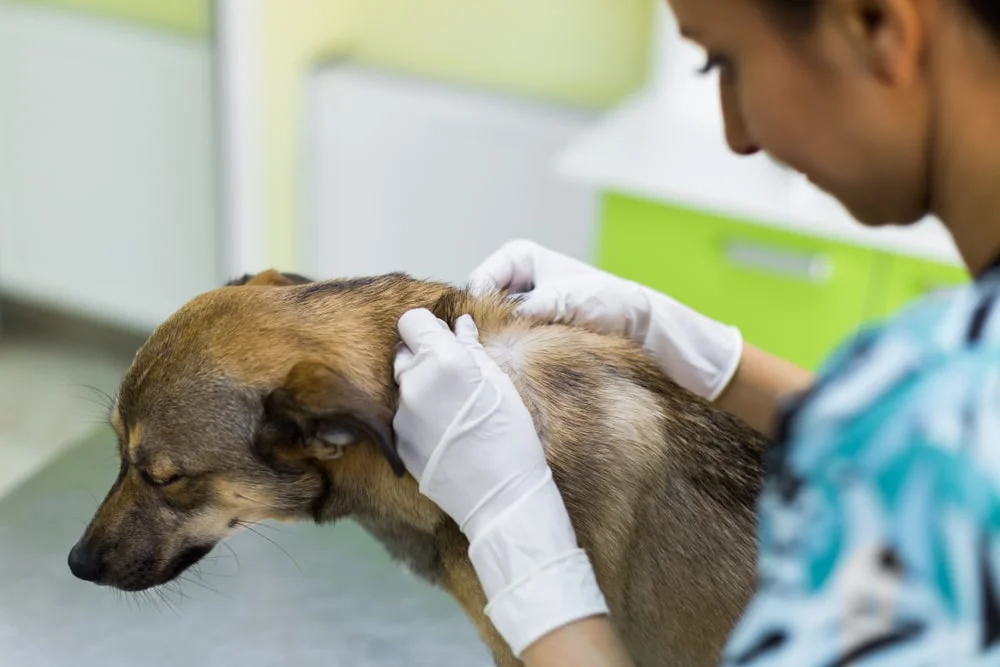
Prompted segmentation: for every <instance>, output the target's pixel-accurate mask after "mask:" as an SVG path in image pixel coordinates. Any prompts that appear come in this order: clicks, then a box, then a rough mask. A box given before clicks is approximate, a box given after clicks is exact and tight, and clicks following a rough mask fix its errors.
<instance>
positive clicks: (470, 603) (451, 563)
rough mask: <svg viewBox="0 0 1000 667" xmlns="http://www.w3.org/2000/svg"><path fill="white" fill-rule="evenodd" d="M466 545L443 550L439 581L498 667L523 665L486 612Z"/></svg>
mask: <svg viewBox="0 0 1000 667" xmlns="http://www.w3.org/2000/svg"><path fill="white" fill-rule="evenodd" d="M466 549H467V547H464V546H461V547H459V546H458V545H456V548H451V549H442V552H441V561H442V564H443V565H444V570H445V576H444V580H443V582H442V585H443V586H444V588H445V590H447V591H448V592H449V593H450V594H451V596H452V597H453V598H455V599H456V600H457V601H458V604H459V605H461V607H462V609H463V610H464V611H465V614H466V616H468V617H469V619H470V620H471V621H472V624H473V625H474V626H475V627H476V630H478V631H479V637H480V638H481V639H482V640H483V642H484V643H485V644H486V645H487V646H488V647H489V648H490V651H492V652H493V660H494V662H496V665H497V667H523V666H524V663H522V662H521V661H520V660H518V659H517V657H516V656H515V655H514V653H513V652H512V651H511V650H510V646H509V645H508V644H507V642H506V641H504V638H503V637H501V636H500V633H499V632H497V630H496V628H495V627H493V623H492V622H491V621H490V619H489V617H488V616H487V615H486V612H485V611H484V610H485V607H486V595H485V594H484V593H483V589H482V586H481V585H480V583H479V577H477V576H476V571H475V570H474V569H473V568H472V563H470V562H469V558H468V555H467V551H466Z"/></svg>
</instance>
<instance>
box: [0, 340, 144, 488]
mask: <svg viewBox="0 0 1000 667" xmlns="http://www.w3.org/2000/svg"><path fill="white" fill-rule="evenodd" d="M127 364H128V358H127V356H126V355H124V354H116V353H112V352H109V351H104V350H100V349H94V347H93V346H85V345H74V344H70V343H68V342H66V341H65V340H58V339H53V338H52V337H42V336H30V337H29V336H27V335H23V334H21V335H13V336H11V335H6V336H0V497H2V496H3V495H5V494H6V493H8V492H9V491H10V490H11V489H12V488H14V487H15V486H16V485H18V484H19V483H21V482H22V481H24V480H25V479H27V478H28V477H30V476H31V475H32V474H33V473H34V472H36V471H37V470H39V469H40V468H41V467H42V466H44V465H45V464H46V463H47V462H48V461H50V460H51V459H52V458H53V457H55V456H57V455H58V454H59V453H61V452H62V451H64V449H65V448H66V447H67V446H69V445H72V444H73V443H75V442H78V441H79V440H80V438H81V437H84V436H85V435H86V434H87V433H88V432H89V431H93V430H94V429H96V428H97V427H98V425H99V424H100V423H102V422H103V421H104V420H105V419H106V416H107V407H106V406H107V398H106V397H105V396H104V394H113V393H114V391H115V389H116V388H117V385H118V381H119V379H120V377H121V374H122V373H123V371H124V370H125V368H126V367H127Z"/></svg>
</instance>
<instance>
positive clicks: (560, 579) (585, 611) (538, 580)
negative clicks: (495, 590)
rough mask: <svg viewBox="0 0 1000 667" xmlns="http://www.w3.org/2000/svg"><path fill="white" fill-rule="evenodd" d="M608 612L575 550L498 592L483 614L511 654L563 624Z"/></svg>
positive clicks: (584, 557)
mask: <svg viewBox="0 0 1000 667" xmlns="http://www.w3.org/2000/svg"><path fill="white" fill-rule="evenodd" d="M607 613H608V605H607V602H606V601H605V599H604V594H603V593H602V592H601V589H600V587H599V586H598V584H597V578H596V576H595V575H594V569H593V567H591V564H590V559H589V558H588V557H587V554H586V553H585V552H584V551H583V550H582V549H576V550H574V551H571V552H569V553H567V554H566V555H565V556H563V557H561V558H559V559H557V560H556V561H554V562H552V563H550V564H549V565H548V566H546V567H544V568H542V569H541V570H539V571H537V572H535V573H534V574H533V575H531V576H530V577H529V578H528V579H526V580H524V581H522V582H520V583H518V584H515V585H513V586H511V587H509V588H507V589H504V590H503V591H501V592H500V593H499V594H498V595H497V596H496V597H495V598H493V600H492V601H491V602H490V603H489V604H487V605H486V615H487V616H489V618H490V621H491V622H492V623H493V626H494V627H495V628H496V629H497V631H498V632H499V633H500V635H501V636H502V637H503V638H504V640H506V642H507V643H508V644H509V645H510V647H511V650H512V651H513V652H514V655H515V656H517V657H518V658H520V657H521V655H522V653H524V650H525V649H526V648H528V647H529V646H531V645H532V644H533V643H535V642H536V641H538V640H539V639H541V638H542V637H543V636H545V635H547V634H549V633H550V632H552V631H553V630H556V629H558V628H560V627H562V626H564V625H567V624H569V623H572V622H574V621H579V620H582V619H584V618H589V617H591V616H600V615H604V614H607Z"/></svg>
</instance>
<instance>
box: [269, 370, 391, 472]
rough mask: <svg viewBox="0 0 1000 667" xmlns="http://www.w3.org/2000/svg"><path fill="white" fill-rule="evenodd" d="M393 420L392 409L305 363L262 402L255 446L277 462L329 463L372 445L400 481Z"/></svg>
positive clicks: (329, 372) (340, 377)
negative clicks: (261, 420) (349, 449)
mask: <svg viewBox="0 0 1000 667" xmlns="http://www.w3.org/2000/svg"><path fill="white" fill-rule="evenodd" d="M392 417H393V414H392V410H391V409H389V408H388V407H387V406H385V405H383V404H381V403H380V402H378V401H377V400H375V399H374V398H373V397H371V396H368V395H367V394H365V393H364V392H363V391H361V390H360V389H359V388H358V387H357V386H355V385H354V384H353V383H352V382H351V381H350V380H348V379H347V378H346V377H344V376H343V375H341V374H340V373H337V372H336V371H334V370H333V369H332V368H330V367H329V366H327V365H325V364H323V363H320V362H315V361H303V362H299V363H298V364H296V365H295V366H294V367H292V369H291V371H289V373H288V375H287V377H286V378H285V382H284V384H283V385H282V386H281V387H279V388H278V389H275V390H273V391H271V392H270V393H269V394H268V395H267V396H266V397H265V398H264V425H263V427H262V429H261V432H260V433H259V434H258V442H257V448H258V451H260V453H262V454H264V455H265V456H267V457H268V458H270V459H272V460H275V461H283V462H286V463H287V462H290V461H299V462H305V461H308V460H312V461H327V460H331V459H336V458H339V457H340V456H341V455H342V454H343V452H344V449H345V448H347V447H354V446H357V445H360V444H362V443H365V442H370V443H373V444H374V445H375V446H377V447H378V449H379V451H380V452H381V453H382V455H383V456H384V457H385V458H386V460H387V461H388V462H389V465H390V466H391V467H392V471H393V472H394V473H395V474H396V476H397V477H402V476H403V475H404V474H405V472H406V467H405V466H404V465H403V461H402V459H401V458H400V457H399V453H398V452H397V450H396V442H395V434H394V433H393V430H392Z"/></svg>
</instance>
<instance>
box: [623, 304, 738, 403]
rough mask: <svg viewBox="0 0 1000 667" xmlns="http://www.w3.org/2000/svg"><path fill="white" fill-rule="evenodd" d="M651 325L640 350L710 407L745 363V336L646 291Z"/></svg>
mask: <svg viewBox="0 0 1000 667" xmlns="http://www.w3.org/2000/svg"><path fill="white" fill-rule="evenodd" d="M646 290H647V297H648V298H649V304H650V305H649V322H648V327H647V329H646V332H645V336H644V338H643V340H642V345H643V347H644V348H645V349H646V351H647V352H649V353H650V354H651V355H652V356H653V357H654V358H655V359H656V360H657V362H658V363H659V365H660V367H661V368H662V369H663V371H664V372H665V373H666V374H667V376H668V377H670V378H671V379H672V380H673V381H674V382H676V383H677V384H679V385H681V386H682V387H684V388H685V389H687V390H688V391H691V392H693V393H695V394H697V395H698V396H701V397H702V398H705V399H707V400H709V401H715V400H716V399H717V398H718V397H719V395H720V394H722V392H723V391H724V390H725V388H726V387H727V386H728V385H729V382H730V381H731V380H732V378H733V375H735V373H736V369H737V368H739V365H740V361H741V359H742V358H743V335H742V334H741V332H740V330H739V329H737V328H736V327H734V326H729V325H726V324H723V323H722V322H719V321H717V320H714V319H712V318H710V317H707V316H705V315H702V314H701V313H699V312H697V311H696V310H693V309H691V308H690V307H688V306H686V305H684V304H682V303H680V302H678V301H676V300H674V299H672V298H670V297H669V296H667V295H665V294H661V293H659V292H656V291H654V290H652V289H649V288H646Z"/></svg>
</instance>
